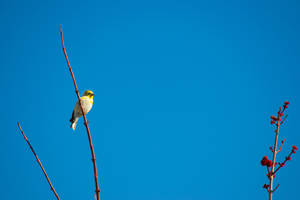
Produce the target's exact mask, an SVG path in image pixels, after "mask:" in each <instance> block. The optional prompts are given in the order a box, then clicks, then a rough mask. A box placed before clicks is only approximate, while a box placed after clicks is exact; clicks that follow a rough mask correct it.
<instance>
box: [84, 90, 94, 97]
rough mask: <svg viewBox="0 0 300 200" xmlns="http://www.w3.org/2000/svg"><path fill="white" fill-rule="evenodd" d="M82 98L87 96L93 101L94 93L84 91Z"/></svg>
mask: <svg viewBox="0 0 300 200" xmlns="http://www.w3.org/2000/svg"><path fill="white" fill-rule="evenodd" d="M83 96H87V97H89V98H90V99H93V98H94V93H93V92H92V91H91V90H86V91H84V93H83Z"/></svg>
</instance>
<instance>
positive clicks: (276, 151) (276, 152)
mask: <svg viewBox="0 0 300 200" xmlns="http://www.w3.org/2000/svg"><path fill="white" fill-rule="evenodd" d="M284 142H285V139H283V140H282V141H281V145H280V147H279V149H278V151H276V153H279V152H280V151H281V148H282V146H283V143H284Z"/></svg>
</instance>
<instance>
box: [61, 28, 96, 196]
mask: <svg viewBox="0 0 300 200" xmlns="http://www.w3.org/2000/svg"><path fill="white" fill-rule="evenodd" d="M60 36H61V42H62V48H63V52H64V55H65V57H66V61H67V63H68V67H69V70H70V73H71V76H72V79H73V83H74V87H75V92H76V95H77V98H78V102H79V105H80V109H81V112H82V115H83V119H84V125H85V127H86V132H87V135H88V139H89V143H90V149H91V154H92V162H93V167H94V179H95V186H96V190H95V192H96V196H97V200H100V188H99V183H98V174H97V165H96V157H95V152H94V147H93V142H92V137H91V133H90V129H89V126H88V122H87V119H86V116H85V113H84V112H83V108H82V104H81V100H80V95H79V92H78V87H77V84H76V81H75V77H74V74H73V70H72V67H71V65H70V62H69V59H68V56H67V52H66V49H65V45H64V39H63V31H62V26H60Z"/></svg>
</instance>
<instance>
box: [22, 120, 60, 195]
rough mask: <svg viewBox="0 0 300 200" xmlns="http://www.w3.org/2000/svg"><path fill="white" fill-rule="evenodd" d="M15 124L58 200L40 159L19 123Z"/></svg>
mask: <svg viewBox="0 0 300 200" xmlns="http://www.w3.org/2000/svg"><path fill="white" fill-rule="evenodd" d="M17 123H18V127H19V129H20V131H21V133H22V135H23V137H24V139H25V140H26V142H27V144H28V146H29V147H30V150H31V151H32V153H33V155H34V156H35V158H36V161H37V162H38V164H39V165H40V167H41V169H42V171H43V173H44V175H45V177H46V179H47V181H48V183H49V185H50V187H51V190H52V192H53V193H54V195H55V196H56V199H57V200H60V198H59V196H58V194H57V193H56V191H55V189H54V187H53V185H52V183H51V181H50V179H49V177H48V175H47V173H46V171H45V169H44V167H43V165H42V163H41V161H40V159H39V158H38V156H37V154H36V153H35V151H34V149H33V147H32V146H31V144H30V142H29V140H28V138H27V137H26V135H25V133H24V131H23V130H22V128H21V125H20V123H19V122H17Z"/></svg>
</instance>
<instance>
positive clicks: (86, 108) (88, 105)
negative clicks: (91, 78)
mask: <svg viewBox="0 0 300 200" xmlns="http://www.w3.org/2000/svg"><path fill="white" fill-rule="evenodd" d="M93 99H94V93H93V92H92V91H91V90H86V91H84V93H83V95H82V96H81V97H80V102H81V105H82V109H83V112H84V114H87V113H88V112H90V110H91V109H92V106H93ZM81 116H82V112H81V108H80V105H79V101H77V103H76V104H75V106H74V110H73V113H72V117H71V119H70V122H71V126H70V127H71V128H72V129H73V130H74V131H75V128H76V125H77V122H78V120H79V118H80V117H81Z"/></svg>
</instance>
